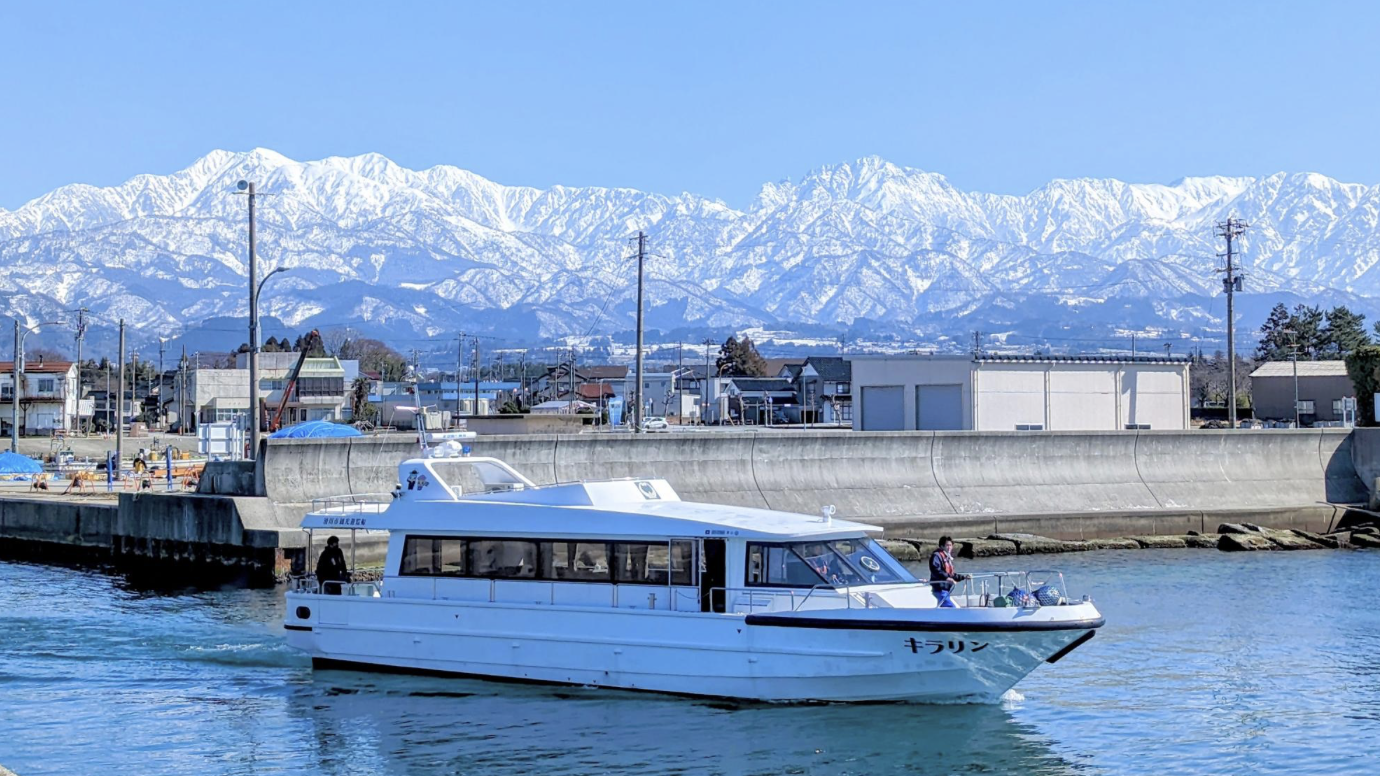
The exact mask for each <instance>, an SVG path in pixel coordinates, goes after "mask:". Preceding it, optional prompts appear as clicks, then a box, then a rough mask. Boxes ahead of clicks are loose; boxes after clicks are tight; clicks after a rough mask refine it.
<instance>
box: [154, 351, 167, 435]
mask: <svg viewBox="0 0 1380 776" xmlns="http://www.w3.org/2000/svg"><path fill="white" fill-rule="evenodd" d="M167 346H168V341H167V340H166V339H164V338H163V337H159V338H158V378H157V380H156V384H157V386H158V403H157V404H155V405H153V406H154V407H155V409H154V411H153V417H154V419H155V420H157V421H158V422H159V423H160V424H161V423H162V422H163V350H164V349H165V348H166V347H167Z"/></svg>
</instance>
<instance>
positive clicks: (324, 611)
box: [285, 447, 1103, 702]
mask: <svg viewBox="0 0 1380 776" xmlns="http://www.w3.org/2000/svg"><path fill="white" fill-rule="evenodd" d="M452 451H454V447H452ZM432 452H433V455H431V456H428V457H423V458H417V459H413V460H408V461H405V462H404V463H403V464H402V465H401V466H400V468H399V482H400V483H402V484H401V485H399V487H398V489H397V490H395V491H394V493H392V494H385V495H384V496H383V497H382V500H371V497H361V496H346V497H340V498H337V499H324V500H321V501H320V502H319V503H316V504H314V505H313V507H314V508H313V511H312V512H311V513H310V514H309V515H307V517H306V519H305V520H304V521H303V523H302V526H303V528H304V529H306V530H307V531H308V532H309V535H314V536H315V542H314V544H315V545H319V544H320V536H319V534H320V533H321V532H323V531H324V532H327V533H330V534H335V535H339V536H341V539H342V549H345V550H346V551H347V552H349V553H350V554H351V555H352V554H353V544H345V542H353V540H354V539H355V538H357V534H356V532H360V531H367V532H371V533H372V532H383V531H386V532H388V534H389V536H388V551H387V559H386V565H385V567H384V571H383V576H382V580H381V581H380V582H335V581H332V582H321V581H318V580H317V579H315V578H314V577H313V576H310V575H308V576H305V577H297V578H294V579H293V580H292V584H291V586H290V589H289V592H288V593H287V608H286V615H285V617H286V620H285V627H286V628H287V631H288V641H289V643H290V644H292V645H293V646H294V647H296V648H299V649H301V650H304V651H305V652H307V653H308V654H310V655H311V657H312V660H313V665H315V666H318V667H346V668H360V669H372V670H391V671H405V672H416V673H436V674H448V675H468V676H478V677H488V678H496V679H506V680H517V681H531V682H550V683H560V684H571V685H584V686H592V687H612V688H622V689H629V690H651V691H659V692H667V693H682V694H687V695H699V696H717V697H730V698H745V699H758V700H770V701H922V702H955V701H991V700H995V699H997V698H999V697H1000V696H1001V695H1002V694H1003V693H1004V692H1006V691H1007V690H1008V689H1010V688H1011V687H1012V686H1013V685H1015V684H1016V682H1018V681H1019V680H1020V679H1021V678H1022V677H1024V676H1025V675H1026V674H1029V673H1030V672H1031V671H1033V670H1035V668H1037V667H1038V666H1039V665H1040V664H1041V663H1053V662H1055V661H1057V660H1059V659H1060V658H1062V657H1063V656H1065V655H1067V654H1068V653H1069V652H1070V651H1072V650H1073V649H1074V648H1076V647H1078V646H1079V645H1081V644H1083V643H1084V642H1086V641H1087V640H1088V639H1090V638H1092V636H1093V634H1094V632H1095V631H1096V629H1097V628H1099V627H1101V626H1102V624H1103V617H1102V616H1101V614H1100V613H1099V612H1098V610H1097V609H1096V607H1095V606H1094V605H1093V604H1092V602H1091V601H1090V600H1089V599H1088V598H1087V597H1086V596H1085V597H1083V598H1082V599H1080V600H1073V599H1071V598H1068V597H1067V595H1066V594H1067V590H1066V589H1065V587H1064V584H1063V580H1062V576H1061V575H1059V573H1058V572H1033V571H1032V572H1006V573H997V574H982V575H975V578H973V579H970V580H968V581H967V582H964V583H960V584H959V586H958V589H956V590H954V595H953V598H954V600H955V601H956V602H957V603H958V608H937V606H936V601H935V597H934V595H933V594H931V592H930V585H929V583H928V582H927V581H919V580H917V579H916V578H915V577H913V576H912V575H911V574H910V573H909V572H908V571H907V570H906V569H905V568H904V567H903V566H902V565H901V564H900V563H899V562H897V561H896V560H895V559H894V558H892V557H891V556H890V555H889V554H888V553H887V552H886V551H885V550H884V549H883V548H882V547H881V546H880V545H878V544H877V543H876V542H875V541H873V540H872V539H870V538H869V537H868V534H869V533H870V532H876V531H878V530H880V529H878V528H876V527H874V526H869V525H863V524H860V523H853V522H848V521H844V520H833V519H832V518H831V515H832V509H831V508H827V507H826V508H825V509H824V510H823V511H824V512H825V516H822V517H814V516H810V515H801V514H794V513H788V512H774V511H769V510H763V509H751V508H746V507H732V506H723V505H717V504H702V503H693V502H686V501H681V500H680V499H679V498H678V497H677V496H676V493H675V491H674V490H672V488H671V486H670V485H669V484H668V483H667V482H666V481H665V480H662V479H628V480H612V481H605V482H583V483H576V484H568V485H550V486H540V487H539V486H537V485H534V484H533V483H532V482H531V481H529V480H528V479H527V478H525V477H523V476H522V475H521V474H519V473H518V472H517V471H515V470H513V469H512V468H511V467H510V466H508V465H507V464H506V463H504V462H502V461H499V460H496V459H492V458H477V457H476V458H468V457H437V456H436V455H435V451H432ZM423 455H426V453H425V452H424V453H423ZM373 498H374V499H377V498H378V497H373ZM347 534H348V536H347ZM312 544H313V542H311V541H309V546H310V545H312ZM312 554H313V553H311V552H309V553H308V555H309V560H314V559H313V558H311V557H310V556H311V555H312ZM351 565H353V561H351ZM1033 587H1039V588H1041V589H1040V590H1039V591H1038V592H1039V596H1038V598H1039V601H1037V600H1036V598H1035V596H1034V595H1028V593H1033V592H1034V591H1032V588H1033ZM1013 588H1017V590H1015V593H1014V595H1013V594H1012V589H1013ZM1061 594H1063V595H1061ZM1041 602H1043V604H1044V605H1040V603H1041Z"/></svg>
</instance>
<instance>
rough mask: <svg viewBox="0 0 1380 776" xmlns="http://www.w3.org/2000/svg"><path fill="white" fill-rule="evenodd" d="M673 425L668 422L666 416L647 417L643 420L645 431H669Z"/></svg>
mask: <svg viewBox="0 0 1380 776" xmlns="http://www.w3.org/2000/svg"><path fill="white" fill-rule="evenodd" d="M670 428H671V425H670V424H669V423H667V422H666V418H647V419H646V420H644V421H642V430H643V431H667V430H669V429H670Z"/></svg>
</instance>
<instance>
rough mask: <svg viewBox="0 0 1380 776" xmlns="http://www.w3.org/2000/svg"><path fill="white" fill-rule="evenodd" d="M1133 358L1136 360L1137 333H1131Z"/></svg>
mask: <svg viewBox="0 0 1380 776" xmlns="http://www.w3.org/2000/svg"><path fill="white" fill-rule="evenodd" d="M1131 360H1132V361H1135V360H1136V335H1134V334H1132V335H1131Z"/></svg>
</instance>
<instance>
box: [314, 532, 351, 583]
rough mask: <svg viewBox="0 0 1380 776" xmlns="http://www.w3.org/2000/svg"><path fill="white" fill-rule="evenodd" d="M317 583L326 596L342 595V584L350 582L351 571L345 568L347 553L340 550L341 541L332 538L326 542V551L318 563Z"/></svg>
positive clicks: (322, 552) (322, 553)
mask: <svg viewBox="0 0 1380 776" xmlns="http://www.w3.org/2000/svg"><path fill="white" fill-rule="evenodd" d="M316 581H317V582H318V583H320V585H321V589H322V591H324V592H325V593H326V595H340V588H341V585H339V584H327V583H341V582H349V581H350V572H349V569H347V568H346V567H345V553H344V552H342V551H341V549H340V539H338V538H337V537H334V536H332V537H331V538H329V539H327V540H326V549H324V550H322V551H321V557H320V558H318V559H317V561H316Z"/></svg>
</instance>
